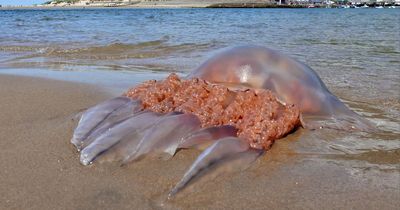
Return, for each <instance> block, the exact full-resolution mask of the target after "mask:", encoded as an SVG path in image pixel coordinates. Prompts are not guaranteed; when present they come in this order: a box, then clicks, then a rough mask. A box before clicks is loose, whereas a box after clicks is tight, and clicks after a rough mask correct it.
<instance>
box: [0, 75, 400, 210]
mask: <svg viewBox="0 0 400 210" xmlns="http://www.w3.org/2000/svg"><path fill="white" fill-rule="evenodd" d="M113 96H115V95H112V94H110V93H109V92H107V91H103V90H102V89H100V88H98V87H96V86H92V85H87V84H80V83H72V82H63V81H58V80H48V79H40V78H32V77H24V76H10V75H0V97H1V103H0V110H1V111H0V139H1V141H0V144H1V148H2V152H1V153H0V158H1V160H2V161H1V162H0V168H1V173H0V180H1V183H2V184H1V185H2V187H1V189H0V197H1V200H0V207H1V209H160V208H165V209H210V208H212V209H266V208H268V209H397V207H398V206H399V205H400V192H399V189H400V188H399V184H400V181H399V180H400V175H399V173H398V168H391V167H387V168H384V167H380V166H379V164H380V163H384V164H382V165H381V166H383V165H387V164H389V165H390V164H395V163H396V161H398V160H397V158H398V157H399V154H398V152H399V151H398V150H394V151H393V153H384V154H376V155H375V156H373V155H374V154H369V155H368V157H369V159H366V158H365V157H363V156H362V155H358V156H357V155H353V156H335V155H331V156H329V155H325V156H323V157H321V156H318V155H313V154H311V153H309V154H306V153H300V152H299V151H301V150H302V149H301V148H306V147H310V144H312V143H315V142H313V141H312V139H314V140H315V139H318V138H320V137H321V134H320V133H318V132H308V131H305V130H299V131H297V132H295V133H294V134H292V135H290V136H289V137H287V138H285V139H282V140H280V141H278V142H277V143H276V144H275V145H274V146H273V148H272V149H271V150H270V151H268V152H267V153H266V155H264V156H263V157H261V158H260V159H258V160H257V161H256V162H255V163H254V164H253V165H251V167H250V168H248V169H247V170H245V171H242V172H237V173H231V174H225V175H222V176H219V177H217V178H216V179H214V180H212V181H208V182H206V183H204V184H201V185H200V184H199V185H195V189H196V191H194V192H192V193H189V192H186V193H184V194H183V195H182V196H179V197H177V198H176V199H175V200H172V201H166V200H165V198H166V197H165V196H166V195H167V193H168V191H169V190H170V189H171V188H172V187H173V185H174V184H175V183H176V182H177V181H178V180H179V179H180V178H181V177H182V175H183V173H184V172H185V170H186V169H187V168H188V167H189V166H190V164H191V163H192V162H193V161H194V160H195V158H196V157H197V156H198V155H199V152H198V151H195V150H185V151H180V152H179V153H178V154H177V155H176V156H175V157H174V158H173V159H171V160H168V161H163V160H157V159H151V158H147V159H144V160H142V161H139V162H137V163H134V164H128V165H127V166H125V167H120V166H118V165H114V164H95V165H91V166H89V167H84V166H82V165H80V163H79V160H78V153H77V151H75V149H74V147H73V146H72V145H71V144H70V143H69V140H70V138H71V135H72V132H73V128H74V126H75V124H76V121H74V120H73V119H74V116H75V115H76V114H77V113H79V112H80V111H82V110H84V109H85V108H88V107H90V106H91V105H93V104H96V103H98V102H100V101H102V100H104V99H107V98H110V97H113ZM329 135H337V134H336V133H329V132H325V133H324V136H325V138H329ZM339 135H345V134H339ZM310 139H311V140H310ZM370 157H375V158H372V159H371V158H370Z"/></svg>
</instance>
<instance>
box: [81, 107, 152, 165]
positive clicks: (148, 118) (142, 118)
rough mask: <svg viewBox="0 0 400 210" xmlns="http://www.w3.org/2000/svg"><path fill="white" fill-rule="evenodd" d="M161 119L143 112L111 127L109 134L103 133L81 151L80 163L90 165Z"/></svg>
mask: <svg viewBox="0 0 400 210" xmlns="http://www.w3.org/2000/svg"><path fill="white" fill-rule="evenodd" d="M159 117H160V114H158V113H154V112H149V111H143V112H142V113H140V114H138V115H135V116H132V117H130V118H128V119H126V120H125V121H123V122H121V123H119V124H117V125H115V126H114V127H111V128H110V129H109V131H108V132H105V133H103V134H102V135H100V136H99V137H98V138H96V139H95V140H94V141H93V142H92V143H91V144H89V145H88V146H87V147H85V148H84V149H83V150H82V151H81V156H80V161H81V163H82V164H83V165H88V164H90V163H91V162H92V161H93V160H94V159H95V158H96V157H97V156H98V155H100V154H101V153H103V152H104V151H106V150H107V149H109V148H111V147H112V146H114V145H115V144H117V143H118V142H119V141H121V140H122V139H132V140H134V137H135V136H136V133H137V132H139V131H141V130H144V129H146V128H148V127H150V126H151V125H153V123H154V121H155V120H157V118H159Z"/></svg>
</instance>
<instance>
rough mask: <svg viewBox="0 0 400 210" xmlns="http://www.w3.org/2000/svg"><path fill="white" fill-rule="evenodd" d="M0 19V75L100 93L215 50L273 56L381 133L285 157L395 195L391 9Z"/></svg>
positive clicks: (299, 149) (397, 137)
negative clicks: (290, 61)
mask: <svg viewBox="0 0 400 210" xmlns="http://www.w3.org/2000/svg"><path fill="white" fill-rule="evenodd" d="M0 20H1V24H0V31H1V33H0V68H1V69H0V72H4V73H13V72H15V73H16V74H28V75H38V76H48V74H50V75H52V76H48V77H53V78H58V79H60V78H61V79H62V78H63V75H68V78H70V79H72V80H75V81H79V80H82V77H86V78H88V79H87V80H86V81H90V78H91V77H93V76H96V74H97V75H103V78H109V80H108V83H107V79H103V80H102V79H100V80H98V81H99V83H100V84H106V83H107V85H109V86H110V80H111V81H112V79H115V81H118V78H121V73H122V75H125V76H122V77H124V80H123V84H122V85H121V84H119V87H120V88H121V89H123V88H127V87H128V86H130V84H128V82H127V80H126V79H127V78H128V79H129V78H132V81H133V82H132V84H134V83H136V82H138V81H137V80H138V79H137V78H140V79H139V80H145V79H151V77H152V76H155V77H156V78H160V75H164V74H165V73H166V72H171V71H174V72H182V73H183V74H185V73H187V72H189V71H190V70H192V69H193V68H195V67H196V66H198V65H199V64H200V63H201V62H202V61H203V60H205V59H206V58H207V57H209V56H210V55H212V54H213V53H215V52H216V51H218V49H220V48H223V47H229V46H235V45H240V44H256V45H262V46H267V47H270V48H273V49H276V50H279V51H281V52H283V53H286V54H287V55H290V56H292V57H294V58H297V59H299V60H300V61H302V62H305V63H306V64H308V65H309V66H311V67H312V68H313V69H315V70H316V71H317V72H318V73H319V75H320V77H321V78H322V80H323V81H324V82H325V83H326V85H327V86H328V88H329V89H330V90H331V91H332V92H333V93H334V94H335V95H337V96H339V98H341V99H342V100H343V101H344V102H345V103H346V104H347V105H349V106H350V107H351V108H352V109H353V110H355V111H357V112H358V113H360V114H361V115H363V116H364V117H366V118H368V119H370V120H371V121H372V122H374V123H375V124H377V127H378V128H379V129H380V130H381V131H380V132H378V133H361V132H353V133H348V132H341V131H336V130H317V131H305V130H300V131H298V132H296V135H294V137H293V136H290V137H288V138H287V139H288V140H289V141H288V142H290V144H288V145H287V147H290V153H294V154H296V155H297V156H298V158H303V159H306V160H307V159H310V160H312V161H318V162H319V164H321V162H327V163H334V164H336V165H339V166H342V167H344V168H345V169H348V170H350V171H351V173H354V174H357V176H363V178H366V179H371V180H373V182H374V180H375V179H376V178H377V177H379V176H385V177H388V178H387V179H385V180H380V181H376V182H374V183H378V184H379V183H380V184H382V183H383V184H387V185H389V183H392V184H393V186H397V187H399V186H400V181H399V180H400V168H399V164H400V124H399V123H400V120H399V116H400V38H399V37H400V9H381V10H377V9H349V10H341V9H298V10H297V9H161V10H159V9H155V10H153V9H84V10H65V9H64V10H0ZM21 69H23V70H21ZM35 69H41V70H40V71H37V70H35ZM46 69H48V70H51V71H46ZM52 71H56V72H53V73H51V72H52ZM65 71H68V73H66V72H65ZM114 71H119V72H118V73H112V72H114ZM155 71H157V72H158V71H159V72H161V74H145V75H148V76H143V72H144V73H146V72H147V73H148V72H153V73H154V72H155ZM49 72H50V73H49ZM63 72H64V73H63ZM96 72H107V73H105V74H104V73H103V74H101V73H96ZM138 72H140V73H138ZM56 74H57V75H58V76H57V75H56ZM60 75H61V76H60ZM104 75H106V77H104ZM128 75H129V76H128ZM78 77H79V79H78ZM99 77H101V76H99ZM146 77H148V78H146ZM74 78H75V79H74ZM134 78H136V80H135V79H134ZM67 80H69V79H67ZM83 81H84V80H83ZM115 83H117V82H115ZM111 86H112V84H111ZM116 86H118V85H116ZM290 139H292V140H293V139H295V140H293V141H290ZM366 171H367V172H366ZM371 171H372V172H371ZM360 174H361V175H360ZM371 174H372V175H371ZM397 189H399V188H397Z"/></svg>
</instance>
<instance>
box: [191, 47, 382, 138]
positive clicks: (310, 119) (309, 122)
mask: <svg viewBox="0 0 400 210" xmlns="http://www.w3.org/2000/svg"><path fill="white" fill-rule="evenodd" d="M188 78H201V79H204V80H207V81H209V82H212V83H217V84H224V85H226V86H227V87H231V88H256V89H268V90H271V91H273V92H274V93H275V94H276V96H277V97H278V99H279V100H280V101H281V102H282V103H285V104H296V105H297V106H298V107H299V108H300V111H301V114H302V123H303V126H304V127H306V128H310V129H316V128H323V127H327V128H334V129H340V130H361V131H370V130H374V129H375V128H374V126H373V125H372V124H371V123H370V122H369V121H367V120H366V119H364V118H363V117H361V116H360V115H358V114H357V113H355V112H354V111H352V110H350V109H349V108H348V107H347V106H346V105H345V104H344V103H342V102H341V101H340V100H339V99H338V98H337V97H336V96H334V95H333V94H332V93H331V92H330V91H329V90H328V88H327V87H326V85H325V84H324V83H323V82H322V80H321V79H320V77H319V76H318V75H317V73H316V72H315V71H314V70H313V69H311V68H310V67H309V66H307V65H305V64H303V63H301V62H299V61H297V60H295V59H292V58H290V57H288V56H285V55H282V54H280V53H278V52H276V51H274V50H271V49H268V48H265V47H259V46H240V47H234V48H231V49H229V50H225V51H223V52H222V53H220V54H217V55H216V56H213V57H212V58H210V59H209V60H207V61H206V62H204V63H203V64H202V65H200V67H198V68H197V69H195V70H194V71H193V72H192V73H190V74H189V75H188Z"/></svg>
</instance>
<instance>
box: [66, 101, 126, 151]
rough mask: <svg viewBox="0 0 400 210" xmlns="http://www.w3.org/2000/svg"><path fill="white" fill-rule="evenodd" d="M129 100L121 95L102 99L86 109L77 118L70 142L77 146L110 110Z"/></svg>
mask: <svg viewBox="0 0 400 210" xmlns="http://www.w3.org/2000/svg"><path fill="white" fill-rule="evenodd" d="M131 101H132V99H131V98H128V97H124V96H121V97H116V98H113V99H110V100H107V101H104V102H102V103H100V104H98V105H96V106H93V107H91V108H89V109H88V110H86V111H85V112H84V113H83V114H82V116H81V118H80V120H79V123H78V126H77V127H76V129H75V131H74V134H73V137H72V139H71V143H72V144H74V145H75V146H77V147H78V146H79V145H80V144H81V142H82V141H84V140H85V139H86V138H87V137H88V135H90V133H91V132H92V131H93V130H94V129H95V128H96V127H97V126H98V125H99V124H101V123H103V122H104V121H105V119H106V118H107V117H108V116H109V115H110V114H111V113H112V112H114V111H115V110H117V109H118V108H120V107H121V106H123V105H125V104H127V103H129V102H131Z"/></svg>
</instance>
